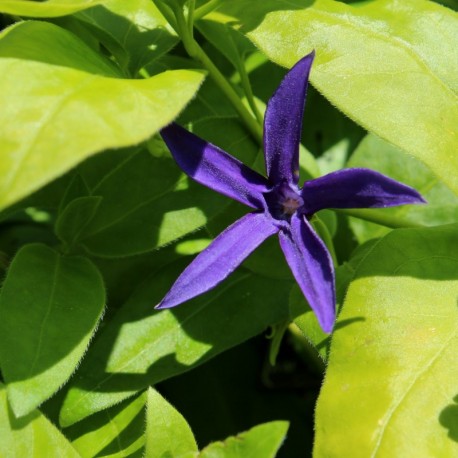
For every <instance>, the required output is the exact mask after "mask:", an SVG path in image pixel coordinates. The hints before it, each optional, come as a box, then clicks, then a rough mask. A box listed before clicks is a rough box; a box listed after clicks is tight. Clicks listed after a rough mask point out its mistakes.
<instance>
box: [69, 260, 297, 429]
mask: <svg viewBox="0 0 458 458" xmlns="http://www.w3.org/2000/svg"><path fill="white" fill-rule="evenodd" d="M186 261H187V260H186ZM184 266H185V264H184V263H178V264H177V263H175V264H172V265H170V266H168V267H166V268H162V269H161V270H160V271H159V272H157V273H156V274H154V275H152V276H151V277H150V278H148V279H147V280H146V281H145V282H144V283H143V284H142V285H141V286H140V287H139V288H138V289H137V291H136V292H134V294H133V295H132V296H131V297H130V298H129V300H128V301H127V302H126V303H125V304H124V305H123V306H122V307H121V309H120V310H119V312H118V313H117V314H116V316H115V317H114V318H113V319H112V321H111V322H110V323H109V324H107V326H106V327H105V328H104V331H103V333H101V334H100V335H99V338H98V339H97V342H95V343H94V345H93V346H92V347H91V351H90V352H89V353H88V355H87V356H86V358H85V360H84V361H83V364H82V365H81V368H80V369H79V371H78V377H77V378H75V379H74V382H73V384H72V386H71V388H70V390H69V392H68V395H67V397H66V399H65V401H64V405H63V408H62V410H61V413H60V421H61V424H63V425H69V424H72V423H75V422H77V421H79V420H81V419H82V418H84V417H86V416H88V415H91V414H93V413H94V412H97V411H99V410H102V409H104V408H107V407H109V406H111V405H113V404H115V403H117V402H119V401H121V400H123V399H125V398H127V397H128V396H130V395H132V394H134V393H136V392H137V391H139V390H142V389H145V388H146V387H148V386H150V385H153V384H156V383H158V382H160V381H162V380H166V379H168V378H170V377H173V376H174V375H177V374H180V373H183V372H185V371H187V370H190V369H191V368H193V367H195V366H197V365H199V364H202V363H204V362H205V361H207V360H208V359H210V358H212V357H214V356H216V355H217V354H219V353H221V352H222V351H224V350H226V349H228V348H231V347H233V346H235V345H238V344H240V343H242V342H244V341H245V340H247V339H249V338H250V337H253V336H255V335H258V334H259V333H261V332H262V331H263V330H264V329H266V328H267V327H268V326H269V325H272V324H275V323H278V322H281V321H284V320H286V319H288V316H289V311H288V304H287V301H285V298H286V297H287V296H288V293H289V290H290V288H291V282H289V281H280V280H274V279H270V278H269V279H267V278H263V277H260V276H256V275H254V274H251V273H247V272H246V271H245V272H244V271H243V270H242V271H240V270H239V271H238V272H235V273H234V274H232V275H231V277H230V278H228V279H227V280H226V281H225V282H224V283H222V284H221V285H220V286H219V287H217V288H215V289H214V290H212V291H211V292H209V293H208V294H205V295H203V296H200V297H198V298H196V299H194V300H192V301H190V302H189V303H187V304H185V305H183V306H182V307H178V308H176V309H172V310H165V311H160V312H159V311H154V308H153V307H154V305H155V304H157V303H159V301H160V300H161V299H162V298H163V296H164V294H165V293H166V292H167V290H168V289H169V288H170V285H171V284H172V283H173V281H174V280H175V279H176V278H177V275H178V274H179V272H180V271H181V270H182V269H183V268H184ZM229 329H230V330H231V332H228V330H229Z"/></svg>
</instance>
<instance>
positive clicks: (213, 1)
mask: <svg viewBox="0 0 458 458" xmlns="http://www.w3.org/2000/svg"><path fill="white" fill-rule="evenodd" d="M221 3H222V1H221V0H210V1H209V2H207V3H205V5H202V6H201V7H200V8H197V9H196V11H195V13H194V19H195V20H196V21H197V20H198V19H202V18H203V17H204V16H206V15H207V14H208V13H211V12H212V11H213V10H215V9H216V8H218V6H219V5H220V4H221Z"/></svg>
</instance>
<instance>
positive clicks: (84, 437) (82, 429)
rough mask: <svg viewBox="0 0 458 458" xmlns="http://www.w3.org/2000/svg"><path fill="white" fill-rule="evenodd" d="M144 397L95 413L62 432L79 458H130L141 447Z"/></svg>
mask: <svg viewBox="0 0 458 458" xmlns="http://www.w3.org/2000/svg"><path fill="white" fill-rule="evenodd" d="M145 403H146V393H143V394H141V395H140V396H137V397H135V398H134V399H133V400H131V399H129V400H128V401H125V402H123V403H121V404H119V405H116V406H114V407H111V408H110V409H107V410H104V411H103V412H99V413H97V414H95V415H93V416H91V417H90V418H87V419H85V420H84V421H81V422H79V423H77V424H76V425H73V426H71V427H70V428H67V429H66V430H65V435H66V437H68V438H70V439H71V441H72V445H73V447H74V448H75V449H76V450H77V451H78V453H79V454H80V455H81V456H82V457H83V458H86V457H87V458H92V457H94V456H110V457H114V456H130V453H133V452H135V451H137V450H139V449H141V448H142V447H143V446H144V443H145V437H144V426H145Z"/></svg>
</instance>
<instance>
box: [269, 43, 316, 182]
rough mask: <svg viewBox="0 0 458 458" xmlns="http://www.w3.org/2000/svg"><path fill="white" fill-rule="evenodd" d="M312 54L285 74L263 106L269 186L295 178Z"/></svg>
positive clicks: (297, 177) (297, 170) (295, 179)
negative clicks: (264, 109) (265, 106)
mask: <svg viewBox="0 0 458 458" xmlns="http://www.w3.org/2000/svg"><path fill="white" fill-rule="evenodd" d="M314 57H315V52H314V51H313V52H311V53H310V54H309V55H307V56H305V57H304V58H302V59H301V60H300V61H299V62H298V63H297V64H296V65H294V67H293V68H292V69H291V70H290V71H289V72H288V73H287V74H286V76H285V77H284V78H283V81H282V82H281V83H280V86H278V88H277V90H276V91H275V94H274V95H273V96H272V98H271V99H270V100H269V102H268V104H267V109H266V114H265V118H264V154H265V159H266V169H267V176H268V177H269V179H270V181H271V182H272V183H275V184H276V183H279V182H281V181H283V180H286V181H287V182H288V183H293V184H297V182H298V179H299V143H300V141H301V131H302V115H303V113H304V105H305V98H306V95H307V86H308V78H309V73H310V68H311V66H312V62H313V58H314Z"/></svg>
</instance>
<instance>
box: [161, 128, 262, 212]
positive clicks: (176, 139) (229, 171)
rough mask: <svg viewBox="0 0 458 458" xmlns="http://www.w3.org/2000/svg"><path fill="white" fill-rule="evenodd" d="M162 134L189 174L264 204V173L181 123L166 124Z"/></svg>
mask: <svg viewBox="0 0 458 458" xmlns="http://www.w3.org/2000/svg"><path fill="white" fill-rule="evenodd" d="M161 135H162V138H163V139H164V141H165V143H166V144H167V146H168V147H169V149H170V152H171V153H172V156H173V157H174V159H175V160H176V162H177V163H178V165H179V166H180V167H181V169H182V170H183V171H184V172H185V173H186V174H187V175H189V176H190V177H192V178H194V180H196V181H197V182H199V183H201V184H203V185H205V186H208V187H209V188H211V189H213V190H215V191H218V192H220V193H221V194H224V195H226V196H229V197H232V198H233V199H235V200H238V201H239V202H241V203H243V204H246V205H248V206H249V207H252V208H257V209H262V208H263V202H264V199H263V197H262V193H263V192H266V191H267V180H266V179H265V178H264V177H263V176H262V175H259V174H258V173H256V172H255V171H254V170H251V169H250V168H249V167H247V166H246V165H244V164H242V163H241V162H240V161H239V160H238V159H236V158H235V157H232V156H231V155H230V154H228V153H226V152H225V151H223V150H222V149H220V148H218V147H217V146H214V145H212V144H211V143H208V142H206V141H205V140H202V139H201V138H199V137H197V136H196V135H194V134H192V133H191V132H188V131H187V130H186V129H183V128H182V127H180V126H179V125H178V124H174V123H173V124H170V125H169V126H167V127H165V128H164V129H162V130H161Z"/></svg>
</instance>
